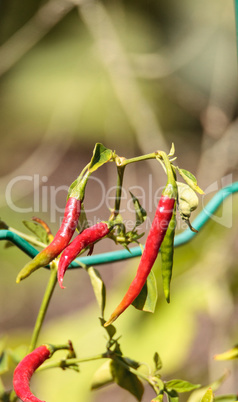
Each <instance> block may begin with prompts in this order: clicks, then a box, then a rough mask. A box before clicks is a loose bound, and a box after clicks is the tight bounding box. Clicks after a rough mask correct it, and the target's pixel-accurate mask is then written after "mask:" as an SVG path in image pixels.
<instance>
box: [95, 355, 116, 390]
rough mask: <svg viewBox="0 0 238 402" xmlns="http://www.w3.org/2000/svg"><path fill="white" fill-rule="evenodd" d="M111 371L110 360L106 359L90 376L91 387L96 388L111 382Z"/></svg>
mask: <svg viewBox="0 0 238 402" xmlns="http://www.w3.org/2000/svg"><path fill="white" fill-rule="evenodd" d="M113 381H114V380H113V376H112V373H111V360H110V359H108V360H107V361H106V362H104V363H103V365H102V366H100V367H99V369H98V370H97V371H96V372H95V373H94V375H93V378H92V385H91V389H98V388H101V387H103V386H105V385H107V384H111V383H112V382H113Z"/></svg>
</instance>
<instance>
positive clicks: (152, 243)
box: [104, 152, 177, 327]
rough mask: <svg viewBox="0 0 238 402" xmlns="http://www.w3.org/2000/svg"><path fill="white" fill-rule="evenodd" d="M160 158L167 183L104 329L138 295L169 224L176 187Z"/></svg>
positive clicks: (166, 160)
mask: <svg viewBox="0 0 238 402" xmlns="http://www.w3.org/2000/svg"><path fill="white" fill-rule="evenodd" d="M161 157H162V159H163V160H164V163H165V166H166V170H167V175H168V181H167V184H166V186H165V188H164V190H163V193H162V196H161V198H160V200H159V203H158V206H157V209H156V212H155V217H154V219H153V222H152V225H151V228H150V231H149V234H148V237H147V239H146V243H145V248H144V251H143V253H142V256H141V260H140V263H139V266H138V269H137V273H136V276H135V278H134V279H133V281H132V282H131V284H130V286H129V289H128V291H127V293H126V294H125V296H124V297H123V299H122V301H121V303H120V304H119V305H118V306H117V307H116V309H115V310H114V311H113V313H112V314H111V316H110V318H109V320H108V321H107V322H106V323H105V324H104V326H105V327H106V326H108V325H110V324H112V323H113V321H115V320H116V319H117V318H118V317H119V315H120V314H121V313H123V311H125V310H126V308H127V307H128V306H129V305H130V304H132V303H133V301H134V300H135V299H136V297H137V296H138V295H139V294H140V292H141V290H142V288H143V286H144V284H145V282H146V279H147V277H148V275H149V273H150V271H151V269H152V267H153V265H154V262H155V260H156V258H157V255H158V252H159V248H160V246H161V244H162V242H163V239H164V237H165V234H166V231H167V228H168V225H169V222H170V220H171V218H172V215H173V209H174V203H175V199H176V197H177V185H176V182H175V177H174V173H173V170H172V167H171V164H170V162H169V160H168V157H167V155H166V154H165V153H164V152H161Z"/></svg>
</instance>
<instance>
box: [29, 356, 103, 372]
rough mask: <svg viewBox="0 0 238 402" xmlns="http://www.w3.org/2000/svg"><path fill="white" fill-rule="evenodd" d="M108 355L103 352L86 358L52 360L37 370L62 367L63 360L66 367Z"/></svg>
mask: <svg viewBox="0 0 238 402" xmlns="http://www.w3.org/2000/svg"><path fill="white" fill-rule="evenodd" d="M107 357H108V356H107V354H106V353H101V354H99V355H96V356H91V357H85V358H82V359H78V358H72V359H65V360H63V361H62V359H61V360H59V361H52V362H47V363H45V364H44V365H43V366H40V367H39V368H38V369H37V371H42V370H46V369H49V368H57V367H62V362H63V367H64V368H66V367H70V366H72V365H74V364H79V363H87V362H90V361H93V360H100V359H105V358H107Z"/></svg>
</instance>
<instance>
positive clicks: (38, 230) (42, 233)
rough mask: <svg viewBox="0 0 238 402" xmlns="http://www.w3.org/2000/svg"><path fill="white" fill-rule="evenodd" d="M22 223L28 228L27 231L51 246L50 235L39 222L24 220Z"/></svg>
mask: <svg viewBox="0 0 238 402" xmlns="http://www.w3.org/2000/svg"><path fill="white" fill-rule="evenodd" d="M22 223H23V224H24V225H25V226H26V228H27V229H29V230H30V231H31V232H32V233H34V235H35V236H36V237H37V238H38V239H39V240H40V241H41V242H42V243H44V244H46V245H47V244H49V239H48V234H47V232H46V230H45V228H43V226H42V225H40V224H39V223H37V222H33V221H26V220H23V221H22Z"/></svg>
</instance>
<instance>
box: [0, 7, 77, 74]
mask: <svg viewBox="0 0 238 402" xmlns="http://www.w3.org/2000/svg"><path fill="white" fill-rule="evenodd" d="M73 8H74V4H73V3H72V2H70V1H67V0H51V1H49V2H48V3H46V4H45V5H44V6H43V7H41V8H40V9H39V10H38V11H37V12H36V14H35V15H34V16H33V17H32V18H31V19H30V20H29V21H28V22H27V23H26V24H25V25H24V26H23V27H21V28H20V29H19V30H18V31H17V32H16V33H15V34H14V35H12V36H11V38H9V39H8V40H7V41H6V42H5V43H4V44H3V45H2V46H1V47H0V76H1V75H3V74H4V73H6V72H7V71H8V70H9V69H10V68H11V67H13V66H14V64H16V63H17V62H18V61H19V60H20V59H21V58H22V57H23V56H24V55H25V54H26V53H27V52H28V51H29V50H30V49H32V48H33V47H34V46H35V45H36V44H37V43H38V42H39V41H40V40H41V39H42V38H43V37H44V36H45V35H46V34H47V33H48V32H49V31H50V30H51V29H52V28H53V27H54V26H55V25H56V24H58V23H59V22H60V21H61V20H62V19H63V18H64V17H65V15H67V14H68V13H69V12H70V11H71V10H72V9H73Z"/></svg>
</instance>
